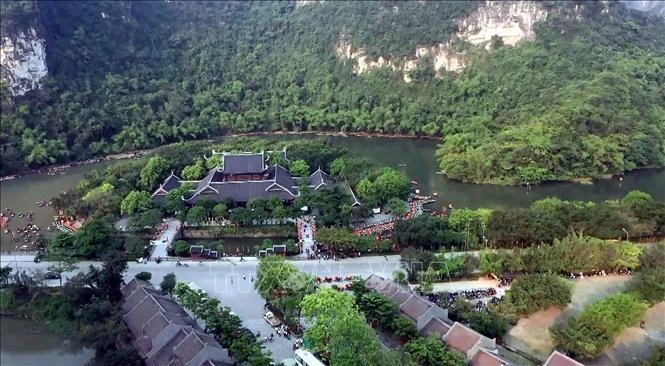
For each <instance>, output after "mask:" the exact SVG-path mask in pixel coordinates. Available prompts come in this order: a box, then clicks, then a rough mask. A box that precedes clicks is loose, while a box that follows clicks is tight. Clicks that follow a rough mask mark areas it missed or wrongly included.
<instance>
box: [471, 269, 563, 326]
mask: <svg viewBox="0 0 665 366" xmlns="http://www.w3.org/2000/svg"><path fill="white" fill-rule="evenodd" d="M571 297H572V289H571V284H570V283H568V282H567V281H566V280H565V279H563V278H562V277H560V276H557V275H551V274H526V275H524V276H521V277H519V278H518V279H517V280H515V282H513V283H512V284H511V286H510V290H508V291H507V292H506V295H505V296H504V298H503V301H502V302H501V303H499V305H498V306H497V309H496V310H497V312H499V313H501V314H502V316H504V317H506V318H509V319H510V320H512V321H517V320H518V319H519V318H521V317H523V316H528V315H531V314H532V313H535V312H536V311H539V310H547V309H548V308H550V307H553V306H556V307H559V308H561V309H563V308H565V307H566V306H567V305H568V303H570V300H571ZM474 329H475V328H474Z"/></svg>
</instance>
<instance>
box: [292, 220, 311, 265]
mask: <svg viewBox="0 0 665 366" xmlns="http://www.w3.org/2000/svg"><path fill="white" fill-rule="evenodd" d="M296 225H297V226H298V239H299V240H300V241H301V242H302V251H301V252H300V254H298V255H297V257H299V258H307V251H308V250H309V253H313V252H315V251H316V248H315V243H314V231H315V230H316V222H315V221H314V218H313V217H312V218H309V219H305V220H303V219H298V221H297V222H296Z"/></svg>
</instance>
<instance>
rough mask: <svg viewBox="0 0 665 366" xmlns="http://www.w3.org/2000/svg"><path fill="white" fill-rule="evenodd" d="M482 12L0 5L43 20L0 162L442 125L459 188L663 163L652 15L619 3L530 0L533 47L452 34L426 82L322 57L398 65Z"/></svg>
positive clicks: (417, 73)
mask: <svg viewBox="0 0 665 366" xmlns="http://www.w3.org/2000/svg"><path fill="white" fill-rule="evenodd" d="M481 5H482V4H481V3H480V2H425V3H420V2H412V3H411V2H407V3H404V2H394V3H393V2H324V3H317V4H312V5H309V6H304V7H300V8H296V6H295V3H294V2H254V3H249V2H198V3H190V2H124V1H123V2H97V1H90V2H84V3H81V2H68V1H58V2H46V1H37V2H32V1H19V2H3V3H2V12H0V13H1V14H2V24H3V33H7V34H13V33H15V32H18V31H20V30H21V29H26V28H27V27H28V26H31V25H37V26H38V29H40V33H42V32H41V31H43V37H44V38H45V40H46V45H47V53H48V57H47V62H48V67H49V77H48V78H47V80H46V82H45V85H44V87H43V88H42V89H41V90H38V91H33V92H31V93H28V95H26V96H24V97H17V98H13V100H12V98H11V97H10V96H9V95H8V93H7V91H6V88H5V87H4V86H2V87H0V90H2V93H3V95H2V96H1V98H0V99H1V103H2V119H3V122H4V123H2V127H1V128H2V129H1V133H0V144H1V151H2V155H3V159H2V162H1V166H0V172H1V173H2V174H9V173H12V172H16V171H19V170H22V169H25V168H28V167H29V168H35V167H39V166H43V165H46V164H52V163H55V162H65V161H69V160H74V159H84V158H88V157H90V156H93V155H101V154H109V153H113V152H118V151H124V150H129V149H140V148H146V147H152V146H158V145H162V144H165V143H170V142H176V141H183V140H188V139H196V138H204V137H208V136H212V135H222V134H227V133H233V132H235V133H243V132H257V131H267V132H271V131H338V132H347V131H349V132H353V131H364V132H370V133H382V134H400V135H409V136H443V141H442V145H441V147H440V149H439V151H438V153H437V156H438V158H439V160H440V163H441V168H442V169H443V170H444V171H445V173H446V174H447V175H448V176H449V177H452V178H456V179H460V180H464V181H470V182H489V183H497V184H519V183H525V182H531V183H534V182H540V181H546V180H565V179H571V178H575V177H588V176H591V177H597V176H603V175H606V174H618V173H622V172H624V171H628V170H632V169H637V168H645V167H658V166H663V165H664V164H665V143H664V141H665V138H664V133H665V121H664V120H663V116H664V115H665V110H664V109H663V105H665V103H664V101H663V96H662V93H660V91H661V90H663V89H664V88H665V85H664V84H665V77H664V75H665V73H663V69H664V68H665V58H663V56H662V54H663V51H664V47H665V23H664V22H663V20H662V19H660V18H655V17H650V16H648V15H646V14H642V13H639V12H635V11H629V10H628V9H626V8H624V7H623V5H621V4H620V3H618V2H609V3H607V4H604V5H603V4H601V3H600V2H584V1H572V2H552V1H546V2H542V3H541V6H543V7H545V8H546V9H548V11H549V12H550V15H549V16H548V19H547V20H546V21H543V22H541V23H539V24H537V25H536V35H537V37H536V40H535V41H534V42H525V43H523V44H521V45H519V46H517V47H508V46H504V45H502V44H501V42H500V41H499V40H495V41H493V42H492V47H491V49H490V50H485V49H484V48H476V47H474V46H471V45H469V44H467V43H464V42H459V43H460V44H458V45H457V46H456V47H458V48H459V50H460V51H465V52H467V56H468V58H469V61H470V62H469V64H470V65H469V66H468V67H467V68H466V69H464V70H463V71H462V72H460V73H459V74H453V73H448V72H442V73H441V74H440V75H435V73H434V71H433V69H432V67H431V61H427V60H422V61H421V62H420V64H419V66H418V67H417V68H416V69H415V70H413V71H412V72H411V75H410V76H411V78H412V79H413V82H411V83H405V82H404V81H403V79H402V75H400V73H399V72H393V71H392V70H390V69H388V68H382V69H377V70H374V71H372V72H369V73H366V74H363V75H354V74H353V72H352V69H353V65H352V62H343V61H341V60H340V59H339V58H338V57H337V55H336V53H335V47H336V45H337V44H338V42H339V41H340V40H341V39H345V40H348V41H349V42H351V43H352V44H353V45H354V46H357V47H362V48H364V49H365V50H366V52H367V55H368V56H369V57H377V56H379V55H380V56H384V57H386V58H388V59H392V60H398V58H401V57H404V56H407V55H411V54H413V52H414V49H415V47H416V46H432V45H435V44H437V43H439V42H444V41H446V40H447V39H448V37H449V36H450V35H451V34H452V33H454V32H455V31H456V30H457V27H456V25H455V24H456V23H455V19H459V18H462V17H464V16H466V15H468V14H470V13H472V12H473V11H474V10H475V9H477V8H478V7H479V6H481ZM393 6H397V7H398V11H397V12H395V11H393ZM604 7H607V12H604V11H603V10H604ZM575 9H578V10H575ZM576 11H577V12H576ZM100 13H103V14H105V15H106V17H100Z"/></svg>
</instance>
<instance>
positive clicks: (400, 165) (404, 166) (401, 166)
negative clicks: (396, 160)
mask: <svg viewBox="0 0 665 366" xmlns="http://www.w3.org/2000/svg"><path fill="white" fill-rule="evenodd" d="M397 166H398V167H400V168H406V164H404V163H400V164H397Z"/></svg>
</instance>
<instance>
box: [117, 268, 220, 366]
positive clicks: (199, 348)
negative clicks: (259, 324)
mask: <svg viewBox="0 0 665 366" xmlns="http://www.w3.org/2000/svg"><path fill="white" fill-rule="evenodd" d="M148 286H150V285H149V284H147V283H143V282H139V281H138V280H136V279H133V280H132V281H130V282H129V283H128V284H127V285H125V286H124V287H123V288H122V289H121V291H122V293H123V295H124V297H125V302H124V304H123V314H124V316H123V320H124V321H125V323H126V324H127V327H128V328H129V330H130V332H131V333H132V335H133V336H134V339H135V341H134V344H135V346H136V347H137V348H138V349H139V354H140V355H142V357H143V358H144V361H145V364H146V365H148V366H166V365H169V366H173V365H182V366H199V365H203V364H205V363H206V361H210V362H208V364H212V365H231V364H232V363H233V360H232V359H231V358H229V355H228V351H227V350H226V349H224V348H223V347H222V346H221V345H220V344H219V343H218V342H217V341H216V340H215V339H214V337H212V336H210V335H208V334H205V333H203V332H201V331H200V329H199V328H198V326H197V325H196V322H195V321H194V320H193V319H191V318H190V317H189V316H187V314H186V313H185V311H184V310H183V309H182V308H181V307H180V306H179V305H178V304H177V303H176V302H175V301H174V300H173V299H172V298H170V297H167V296H161V295H159V292H158V291H157V290H154V289H153V288H152V287H148Z"/></svg>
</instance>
